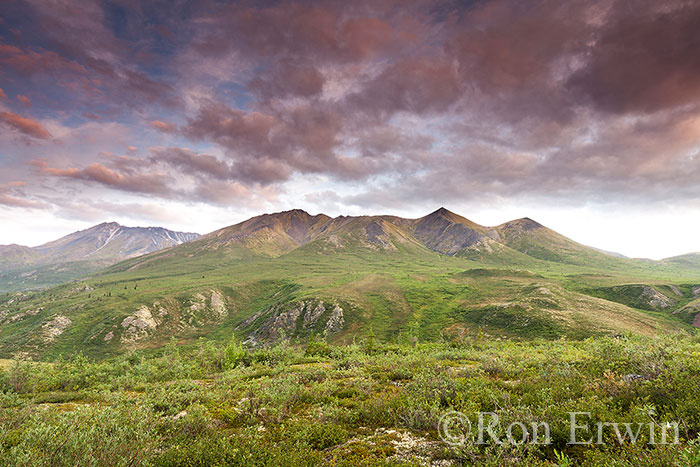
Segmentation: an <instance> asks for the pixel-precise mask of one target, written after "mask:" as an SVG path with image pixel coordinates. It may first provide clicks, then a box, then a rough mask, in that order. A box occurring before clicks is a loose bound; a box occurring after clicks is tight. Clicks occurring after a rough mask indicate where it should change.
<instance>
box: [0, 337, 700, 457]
mask: <svg viewBox="0 0 700 467" xmlns="http://www.w3.org/2000/svg"><path fill="white" fill-rule="evenodd" d="M699 367H700V344H699V343H698V339H697V338H690V337H687V336H681V335H673V336H668V337H663V338H646V337H639V336H631V335H630V336H620V337H617V338H611V337H599V338H591V339H587V340H584V341H566V340H556V341H547V340H534V341H528V342H514V341H511V340H508V341H493V340H488V339H485V338H483V336H475V337H474V338H463V337H457V338H451V339H445V340H442V341H440V342H435V343H421V342H417V341H416V340H411V339H408V340H406V341H405V342H399V343H398V344H392V345H382V344H380V343H378V342H377V341H376V340H374V339H373V338H372V336H371V335H370V336H368V337H367V338H365V339H363V340H361V341H358V342H357V343H356V344H353V345H349V346H329V345H328V344H327V343H325V342H324V341H322V340H320V339H311V340H309V341H308V342H307V344H306V345H304V346H300V347H293V346H290V345H289V343H288V342H287V341H286V340H281V341H279V342H278V343H277V344H276V345H274V346H272V347H269V348H266V349H258V350H247V349H246V348H244V347H242V346H241V345H240V344H239V343H237V342H235V341H232V342H230V343H228V344H216V343H214V342H212V341H205V340H202V341H200V342H197V343H193V344H191V345H188V346H184V347H178V346H175V345H168V346H166V347H165V348H164V349H161V350H159V351H157V352H154V351H138V352H134V353H130V354H128V355H125V356H122V357H119V358H115V359H111V360H109V361H102V362H92V361H90V360H89V359H87V358H85V357H84V356H81V355H78V356H75V357H73V358H72V359H70V360H59V361H57V362H54V363H21V362H14V363H13V362H7V363H6V366H5V370H4V371H1V370H0V390H1V391H0V465H7V466H10V465H11V466H48V465H52V466H74V465H111V466H189V467H191V466H203V467H204V466H207V467H209V466H217V465H220V466H224V465H232V466H236V465H240V466H246V467H247V466H255V465H258V466H263V465H269V466H290V467H291V466H300V465H308V466H314V465H338V466H359V465H365V466H367V465H377V466H379V465H384V466H389V465H392V466H425V465H434V466H458V465H484V466H502V465H520V466H523V465H524V466H559V467H563V466H573V465H576V466H602V465H616V466H638V465H645V466H659V467H662V466H663V467H669V466H678V467H686V466H694V465H698V463H699V462H700V447H699V446H700V445H699V444H698V441H699V440H698V434H699V433H700V417H699V416H698V410H697V407H698V404H699V403H700V400H698V398H699V397H700V396H699V395H698V392H697V388H698V386H699V385H700V372H698V371H697V369H698V368H699ZM452 410H457V411H460V412H462V413H464V414H465V416H466V417H467V419H468V420H469V421H470V422H471V424H472V430H470V431H468V432H466V431H465V433H468V434H469V435H470V436H469V437H467V438H466V439H465V440H464V442H463V443H460V444H456V445H450V444H446V443H444V442H442V440H441V438H440V435H439V432H438V426H439V421H440V418H441V417H442V415H443V414H445V413H447V412H450V411H452ZM478 412H490V413H492V414H494V415H495V416H497V417H498V419H499V423H498V424H497V425H495V427H494V429H493V433H494V435H495V437H496V439H499V440H505V439H507V427H508V426H509V425H510V424H511V423H512V422H521V423H525V424H527V426H530V423H541V422H546V423H548V424H549V425H550V429H551V433H550V440H549V443H544V442H543V443H541V444H538V445H535V444H531V443H524V444H521V445H514V444H511V443H508V442H505V443H503V444H502V445H497V444H496V443H495V442H494V441H493V439H492V438H490V437H487V438H486V441H487V442H486V443H485V444H478V443H477V437H476V431H474V428H475V427H477V426H478ZM570 412H587V413H590V414H591V415H590V417H586V423H587V424H589V426H595V424H596V423H598V422H618V423H631V424H634V425H633V426H635V427H637V426H639V425H637V424H641V425H642V426H644V427H648V426H649V424H650V423H651V424H652V426H653V430H654V436H655V440H656V443H657V444H655V445H653V444H650V443H649V441H650V438H649V437H650V434H649V433H650V431H649V429H648V428H645V429H644V430H642V431H641V432H640V437H639V439H637V441H636V443H632V442H631V441H630V439H629V437H628V436H625V437H623V442H622V443H620V442H619V441H618V438H617V434H616V432H615V431H614V430H613V429H612V428H607V429H606V430H605V431H604V432H603V435H602V438H601V439H602V444H591V445H570V444H568V443H569V441H570V431H569V430H570V422H569V420H570V415H569V413H570ZM489 417H491V416H489ZM490 420H491V418H490ZM667 422H674V423H678V426H679V433H678V434H679V439H678V440H679V443H678V444H661V443H659V441H660V439H661V430H662V426H664V424H665V423H667ZM623 433H624V431H623ZM588 435H590V433H585V432H582V433H581V439H587V438H588V437H589V436H588ZM520 436H521V434H520V432H517V435H515V439H520ZM593 436H595V434H593ZM669 437H670V438H669V439H673V435H672V434H669Z"/></svg>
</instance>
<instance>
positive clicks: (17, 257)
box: [0, 222, 199, 292]
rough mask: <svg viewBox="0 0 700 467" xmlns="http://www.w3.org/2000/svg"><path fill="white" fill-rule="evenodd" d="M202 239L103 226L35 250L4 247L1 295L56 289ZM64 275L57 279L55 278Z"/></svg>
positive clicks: (151, 229) (166, 231) (156, 229)
mask: <svg viewBox="0 0 700 467" xmlns="http://www.w3.org/2000/svg"><path fill="white" fill-rule="evenodd" d="M196 238H199V234H195V233H190V232H176V231H172V230H169V229H165V228H163V227H127V226H123V225H120V224H118V223H117V222H103V223H100V224H97V225H94V226H92V227H89V228H87V229H83V230H79V231H76V232H73V233H70V234H68V235H65V236H63V237H61V238H58V239H56V240H52V241H50V242H46V243H43V244H41V245H38V246H35V247H28V246H24V245H16V244H12V245H0V292H1V291H10V290H22V289H26V288H34V287H41V286H47V285H53V284H56V283H60V282H65V281H66V280H71V279H75V278H78V277H80V276H82V275H84V274H85V273H86V272H93V271H96V270H98V269H101V268H103V267H105V266H109V265H111V264H114V263H117V262H119V261H122V260H124V259H127V258H131V257H135V256H141V255H144V254H148V253H152V252H154V251H158V250H162V249H164V248H168V247H171V246H176V245H180V244H182V243H186V242H188V241H192V240H194V239H196ZM56 272H60V274H58V275H57V277H56V279H51V276H52V275H54V274H56Z"/></svg>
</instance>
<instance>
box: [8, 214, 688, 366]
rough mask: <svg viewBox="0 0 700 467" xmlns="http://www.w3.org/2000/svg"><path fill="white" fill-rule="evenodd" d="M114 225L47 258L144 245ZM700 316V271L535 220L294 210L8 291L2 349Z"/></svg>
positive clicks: (561, 330) (683, 323) (439, 332)
mask: <svg viewBox="0 0 700 467" xmlns="http://www.w3.org/2000/svg"><path fill="white" fill-rule="evenodd" d="M106 226H107V227H105V226H103V229H105V230H104V231H102V230H100V229H98V230H99V232H90V233H87V231H86V233H84V234H82V235H77V236H75V237H71V238H66V239H64V240H63V241H57V242H52V243H51V244H47V245H48V246H43V247H44V249H37V250H36V252H37V254H48V253H46V252H48V251H51V252H52V253H51V254H55V255H58V256H60V257H61V258H75V257H76V256H75V255H77V256H80V257H82V258H85V257H86V256H88V257H98V256H100V255H101V254H102V252H104V251H110V250H111V249H112V246H114V247H115V251H120V252H122V253H123V254H135V253H136V252H142V251H144V250H143V248H136V247H134V246H133V244H132V243H129V242H128V241H126V238H128V237H123V236H122V235H118V236H117V234H114V233H113V232H114V231H115V226H113V225H110V224H107V225H106ZM69 237H70V236H69ZM79 238H82V239H84V241H83V242H78V241H77V240H78V239H79ZM180 239H181V240H184V238H180ZM76 242H77V243H76ZM80 243H83V244H86V245H89V246H88V247H86V248H85V249H82V248H80V247H79V246H78V244H80ZM40 252H44V253H40ZM25 253H27V254H31V253H29V252H25ZM18 254H19V255H20V256H21V254H20V253H15V256H17V255H18ZM699 314H700V269H698V268H695V269H693V268H689V267H679V266H678V265H676V264H674V263H672V262H650V261H640V260H634V259H628V258H618V257H614V256H611V255H608V254H606V253H603V252H601V251H599V250H596V249H594V248H590V247H586V246H584V245H581V244H579V243H577V242H575V241H573V240H571V239H569V238H567V237H565V236H563V235H561V234H559V233H557V232H555V231H553V230H551V229H549V228H547V227H545V226H543V225H541V224H539V223H538V222H536V221H534V220H532V219H529V218H523V219H517V220H514V221H510V222H506V223H504V224H501V225H498V226H492V227H489V226H482V225H479V224H477V223H475V222H472V221H470V220H469V219H467V218H465V217H462V216H460V215H457V214H455V213H453V212H450V211H448V210H447V209H444V208H440V209H438V210H437V211H435V212H433V213H430V214H428V215H426V216H424V217H421V218H417V219H405V218H400V217H396V216H339V217H335V218H332V217H329V216H326V215H324V214H318V215H311V214H309V213H306V212H304V211H301V210H293V211H286V212H281V213H274V214H264V215H261V216H256V217H253V218H251V219H249V220H247V221H245V222H241V223H239V224H236V225H232V226H228V227H225V228H222V229H219V230H217V231H215V232H211V233H209V234H206V235H204V236H202V237H199V238H197V239H194V240H192V241H189V242H186V243H182V244H180V245H178V246H175V247H172V248H166V249H162V250H158V251H154V252H151V253H148V254H145V255H141V256H136V257H132V258H128V259H126V260H124V261H121V262H119V263H116V264H113V265H112V266H109V267H108V268H106V269H104V270H101V271H99V272H97V273H94V274H93V275H92V276H90V277H87V278H85V279H84V280H83V281H82V282H80V283H78V284H76V283H71V284H65V285H60V286H56V287H54V288H51V289H47V290H43V291H38V292H33V293H22V294H8V295H5V296H4V297H0V357H6V356H11V355H13V354H15V353H17V352H22V353H25V354H26V353H28V354H29V355H32V356H35V357H37V358H52V357H53V356H56V355H59V354H64V355H65V354H69V353H71V352H74V351H75V350H76V349H80V350H81V351H83V352H85V353H86V354H89V355H93V356H98V357H103V356H107V355H112V354H117V353H120V352H125V351H128V350H130V349H138V348H154V347H159V346H161V345H165V344H166V343H167V342H170V341H171V340H173V339H175V341H176V342H179V343H181V344H183V345H187V344H188V343H192V342H196V341H197V340H198V339H199V338H206V339H213V340H228V339H230V338H231V335H232V334H233V335H236V336H237V337H238V338H239V339H241V340H243V341H246V342H248V343H250V344H251V345H267V344H269V343H272V342H275V341H277V340H279V339H281V338H283V337H286V338H290V339H292V340H294V341H296V342H304V341H305V340H306V339H308V338H309V336H311V335H312V334H316V335H318V336H325V338H326V339H327V340H328V341H330V342H339V343H342V342H351V341H352V340H353V339H362V338H363V336H365V335H366V334H367V333H368V332H369V330H372V332H373V333H374V334H375V335H376V337H377V338H378V339H382V340H388V341H390V340H401V339H407V338H410V339H418V340H434V339H452V338H454V336H459V339H461V340H464V339H467V340H468V339H470V338H476V337H477V336H479V335H481V334H482V333H483V334H486V335H489V336H493V337H501V338H514V339H529V338H535V337H536V338H545V339H555V338H561V337H567V338H574V339H578V338H584V337H588V336H593V335H601V334H611V335H619V334H623V333H637V334H646V335H654V334H658V333H665V332H685V331H686V330H690V329H691V326H692V325H693V324H696V325H698V326H700V317H698V315H699Z"/></svg>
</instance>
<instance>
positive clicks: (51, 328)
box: [41, 315, 73, 343]
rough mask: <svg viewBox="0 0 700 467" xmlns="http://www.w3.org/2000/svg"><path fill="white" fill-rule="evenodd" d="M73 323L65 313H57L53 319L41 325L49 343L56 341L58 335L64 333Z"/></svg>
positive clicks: (45, 338)
mask: <svg viewBox="0 0 700 467" xmlns="http://www.w3.org/2000/svg"><path fill="white" fill-rule="evenodd" d="M71 324H73V322H72V321H71V320H70V319H69V318H67V317H65V316H63V315H57V316H55V317H54V318H53V319H52V320H50V321H47V322H45V323H44V324H42V325H41V327H42V332H43V337H44V342H46V343H49V342H52V341H54V340H55V339H56V338H57V337H58V336H60V335H61V334H63V332H64V331H65V330H66V329H68V327H69V326H70V325H71Z"/></svg>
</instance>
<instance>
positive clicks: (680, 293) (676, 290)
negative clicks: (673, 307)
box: [671, 285, 683, 297]
mask: <svg viewBox="0 0 700 467" xmlns="http://www.w3.org/2000/svg"><path fill="white" fill-rule="evenodd" d="M671 290H673V293H674V294H676V295H678V296H679V297H682V296H683V292H681V291H680V289H679V288H678V287H676V286H675V285H672V286H671Z"/></svg>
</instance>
